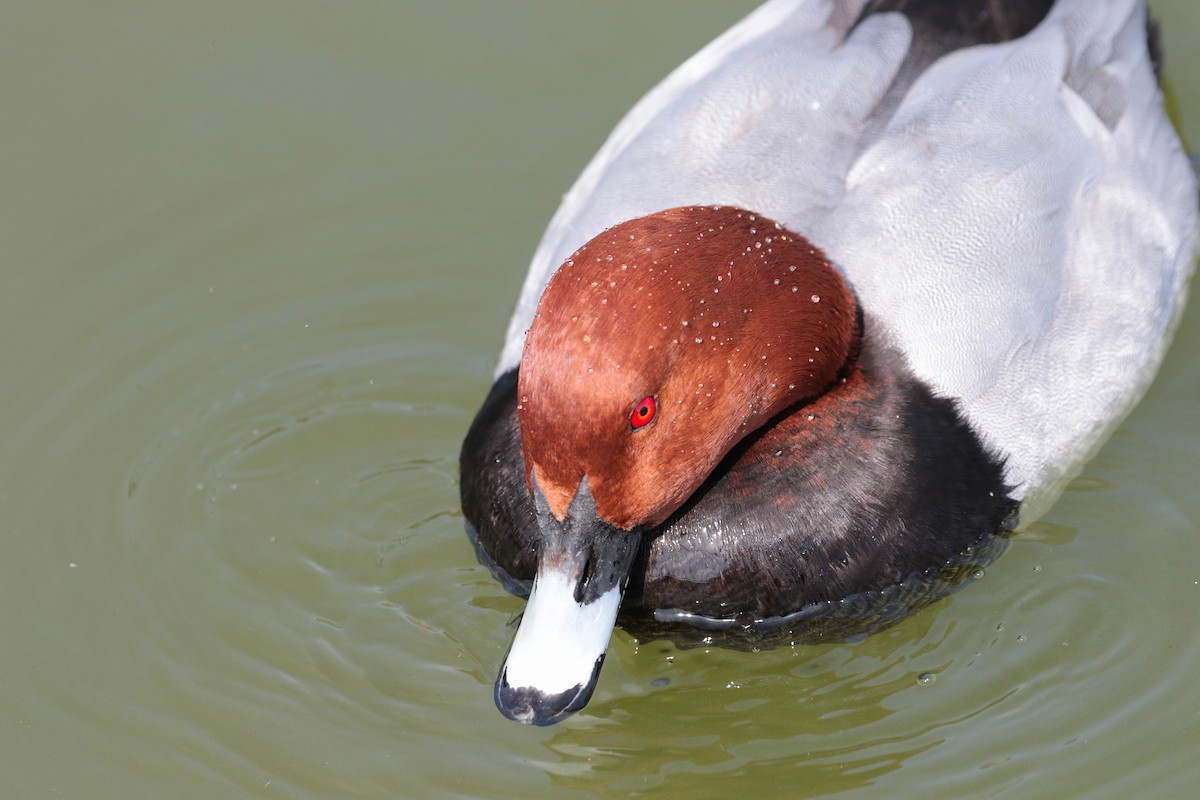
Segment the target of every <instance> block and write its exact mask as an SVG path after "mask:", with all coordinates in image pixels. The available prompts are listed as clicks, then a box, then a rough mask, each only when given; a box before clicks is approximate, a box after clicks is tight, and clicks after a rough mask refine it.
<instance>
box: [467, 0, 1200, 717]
mask: <svg viewBox="0 0 1200 800" xmlns="http://www.w3.org/2000/svg"><path fill="white" fill-rule="evenodd" d="M1153 42H1154V37H1153V32H1152V29H1151V27H1149V26H1148V21H1147V14H1146V8H1145V6H1144V4H1143V3H1142V2H1140V0H1109V1H1108V2H1103V3H1097V2H1095V1H1094V0H1058V2H1050V0H1020V1H1019V2H1006V3H1005V2H997V1H996V0H987V1H980V0H941V1H940V2H938V1H935V0H871V2H864V0H772V1H771V2H768V3H766V4H765V5H764V6H762V7H761V8H760V9H758V10H757V11H755V12H754V13H753V14H751V15H750V16H749V17H747V18H746V19H745V20H743V21H742V22H741V23H739V24H737V25H736V26H734V27H733V28H732V29H730V30H729V31H728V32H726V33H725V34H724V35H722V36H721V37H719V38H718V39H717V40H716V41H714V42H713V43H712V44H710V45H709V46H707V47H706V48H704V49H703V50H701V51H700V52H699V53H698V54H697V55H696V56H694V57H693V58H691V59H690V60H688V61H687V62H686V63H684V64H683V65H682V66H681V67H679V68H678V69H677V70H676V71H675V72H674V73H672V74H671V75H670V76H669V77H668V78H667V79H666V80H664V81H663V82H662V83H661V84H660V85H659V86H658V87H656V88H655V89H653V90H652V91H651V92H650V93H649V94H648V95H646V97H645V98H644V99H643V100H641V101H640V102H639V103H638V104H637V105H636V106H635V107H634V108H633V109H632V110H631V111H630V112H629V113H628V115H627V116H626V117H625V119H624V120H623V121H622V122H621V123H620V124H619V125H618V126H617V128H616V130H615V131H614V132H613V133H612V135H611V136H610V138H609V139H608V141H607V143H605V145H604V146H603V147H602V148H601V150H600V152H599V153H598V154H597V155H596V156H595V158H594V159H593V160H592V162H591V163H590V164H589V165H588V166H587V168H586V169H585V170H584V172H583V174H582V176H581V177H580V178H579V179H578V181H577V182H576V184H575V186H574V188H572V189H571V191H570V192H569V193H568V194H567V195H566V197H565V199H564V201H563V203H562V206H561V207H560V208H559V210H558V212H557V214H555V216H554V218H553V219H552V220H551V222H550V225H549V228H548V230H547V231H546V233H545V236H544V237H543V239H542V242H541V245H540V246H539V247H538V249H537V252H536V254H535V255H534V258H533V263H532V265H531V267H530V270H529V273H528V277H527V278H526V281H525V285H524V288H523V290H522V292H521V295H520V298H519V300H518V302H517V308H516V312H515V313H514V315H513V318H512V322H511V325H510V326H509V330H508V337H507V340H506V343H505V346H504V350H503V352H502V354H501V357H500V361H499V365H498V366H497V368H496V373H495V383H494V385H493V386H492V389H491V392H490V393H489V395H488V397H487V399H486V400H485V402H484V404H483V407H482V408H481V409H480V411H479V413H478V416H477V417H476V418H475V421H474V423H473V424H472V426H471V429H470V431H469V433H468V434H467V437H466V439H465V441H464V444H463V449H462V454H461V489H462V503H463V509H464V512H465V514H466V519H467V522H468V530H469V532H470V534H471V536H472V537H473V540H474V541H475V543H476V547H477V550H478V552H479V555H480V558H481V560H483V562H484V563H486V564H487V565H489V566H490V567H491V568H492V570H493V572H494V573H495V574H496V575H497V576H498V577H499V578H500V579H501V580H502V581H504V583H505V585H506V586H507V587H508V588H509V589H510V590H512V591H515V592H519V593H526V592H528V593H529V602H528V605H527V607H526V610H525V613H524V616H523V618H522V620H521V622H520V625H519V629H518V631H517V634H516V637H515V640H514V642H513V645H512V648H511V650H510V652H509V653H508V656H507V659H506V661H505V663H504V666H503V667H502V669H501V672H500V676H499V678H498V680H497V682H496V689H495V700H496V704H497V706H498V707H499V708H500V710H501V711H502V712H503V713H504V714H505V715H507V716H509V717H511V718H513V719H517V720H520V721H522V722H527V723H534V724H550V723H553V722H556V721H558V720H560V719H563V718H564V717H566V716H568V715H569V714H571V713H572V712H575V711H577V710H579V709H580V708H582V707H583V706H584V704H585V703H586V702H587V701H588V699H589V698H590V696H591V694H592V690H593V688H594V686H595V684H596V681H597V677H598V675H599V671H600V666H601V663H602V662H603V659H604V653H605V652H606V649H607V647H608V642H609V639H610V637H611V634H612V629H613V626H614V624H615V623H616V620H617V617H618V612H620V613H621V614H622V619H623V620H624V621H625V622H626V623H627V624H629V625H631V626H634V627H635V628H637V627H639V626H641V627H643V628H644V629H646V630H648V631H650V635H668V636H686V634H687V632H688V631H692V632H694V633H695V634H697V635H700V636H704V637H708V639H707V640H708V641H713V642H717V643H721V642H724V643H734V644H736V643H738V642H741V643H743V644H744V643H746V642H756V641H766V642H770V641H790V642H806V641H811V640H813V639H816V638H821V637H830V636H843V637H844V636H846V635H849V634H850V633H855V632H869V631H871V630H874V629H876V628H878V627H880V626H882V625H884V624H887V623H889V622H892V621H894V620H895V619H898V618H900V617H902V616H903V615H904V614H905V613H907V612H909V611H911V610H912V609H914V608H916V607H918V606H920V605H923V604H925V603H928V602H930V601H932V600H933V599H936V598H937V597H940V596H942V595H944V594H945V593H946V592H947V591H949V590H951V589H952V588H954V587H955V586H956V585H958V583H959V582H960V581H961V579H962V578H963V576H964V575H969V574H970V573H971V572H973V571H974V570H975V569H976V568H977V565H979V564H983V563H986V562H987V561H988V560H989V559H990V558H993V557H994V556H995V554H996V553H997V552H998V549H999V547H1000V545H1001V544H1002V542H1003V535H1004V534H1005V533H1007V532H1010V531H1012V530H1014V529H1015V528H1016V527H1017V526H1018V525H1021V524H1024V523H1027V522H1028V521H1030V520H1032V519H1033V518H1035V517H1036V516H1037V515H1038V514H1040V513H1041V512H1042V511H1044V510H1045V508H1046V507H1047V505H1048V504H1049V503H1050V502H1051V501H1052V500H1053V499H1054V498H1055V497H1056V496H1057V494H1058V493H1059V491H1061V488H1062V487H1063V485H1064V483H1065V482H1066V481H1067V480H1068V479H1069V478H1070V477H1072V476H1073V475H1074V474H1075V472H1076V471H1077V470H1078V468H1079V467H1080V466H1081V464H1082V463H1083V462H1084V461H1085V460H1086V459H1087V458H1088V457H1089V456H1090V455H1091V454H1092V453H1094V452H1095V451H1096V449H1097V448H1098V447H1099V446H1100V444H1101V443H1102V442H1103V440H1104V439H1105V438H1106V437H1107V435H1108V434H1109V433H1110V432H1111V431H1112V429H1113V427H1114V426H1115V425H1116V424H1117V423H1118V422H1119V421H1120V420H1121V418H1122V417H1123V416H1124V415H1125V414H1126V413H1127V412H1128V410H1129V409H1130V408H1131V406H1132V405H1133V404H1134V403H1135V402H1136V401H1137V399H1138V398H1139V397H1140V395H1141V394H1142V392H1143V391H1144V390H1145V388H1146V386H1147V384H1148V383H1149V381H1150V380H1151V378H1152V376H1153V375H1154V372H1155V370H1156V369H1157V367H1158V365H1159V363H1160V361H1161V359H1162V356H1163V353H1164V350H1165V348H1166V346H1167V343H1168V339H1169V336H1170V333H1171V331H1172V329H1173V325H1174V323H1175V321H1176V320H1177V318H1178V316H1179V313H1180V310H1181V307H1182V304H1183V298H1184V294H1185V288H1186V282H1187V278H1188V275H1189V273H1190V271H1191V267H1192V261H1193V254H1194V251H1195V247H1196V235H1197V194H1196V183H1195V177H1194V175H1193V172H1192V169H1191V167H1190V165H1189V162H1188V159H1187V157H1186V155H1185V153H1184V151H1183V149H1182V147H1181V145H1180V142H1179V140H1178V138H1177V136H1176V134H1175V132H1174V130H1173V128H1172V126H1171V123H1170V122H1169V121H1168V119H1167V117H1166V116H1165V114H1164V112H1163V107H1162V95H1161V92H1160V91H1159V87H1158V82H1157V77H1156V65H1155V63H1154V62H1155V58H1156V53H1155V51H1156V47H1155V46H1154V44H1153Z"/></svg>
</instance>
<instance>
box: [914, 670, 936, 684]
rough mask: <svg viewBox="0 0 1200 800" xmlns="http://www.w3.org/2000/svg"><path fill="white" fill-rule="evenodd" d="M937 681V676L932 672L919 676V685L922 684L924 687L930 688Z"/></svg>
mask: <svg viewBox="0 0 1200 800" xmlns="http://www.w3.org/2000/svg"><path fill="white" fill-rule="evenodd" d="M936 680H937V675H934V674H933V673H932V672H922V673H921V674H920V675H918V676H917V683H919V684H921V685H922V686H929V685H930V684H932V683H934V682H935V681H936Z"/></svg>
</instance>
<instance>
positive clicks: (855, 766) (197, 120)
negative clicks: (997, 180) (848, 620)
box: [0, 0, 1200, 799]
mask: <svg viewBox="0 0 1200 800" xmlns="http://www.w3.org/2000/svg"><path fill="white" fill-rule="evenodd" d="M751 5H752V4H751V3H749V2H738V3H732V2H731V3H726V4H697V3H689V2H685V1H684V0H670V2H667V1H666V0H656V2H655V3H650V4H644V3H637V2H633V1H632V0H622V2H612V3H605V4H586V3H581V2H560V1H559V0H555V1H554V2H550V0H542V2H537V3H525V4H519V5H518V4H491V3H464V2H441V3H415V2H413V3H390V4H389V3H381V2H352V3H328V2H317V1H316V0H291V1H290V2H282V1H281V0H262V1H261V2H256V3H246V2H240V3H235V2H232V1H231V0H226V1H224V2H222V0H194V1H193V2H191V3H188V4H162V3H145V2H116V3H95V2H83V1H82V0H60V2H55V3H48V2H45V3H31V2H15V3H9V4H7V5H5V7H4V8H3V9H2V10H0V54H3V55H2V58H3V65H4V69H3V70H0V98H2V99H3V109H4V113H3V117H2V121H0V152H4V153H5V158H4V159H3V160H2V161H0V179H2V180H0V185H3V187H4V190H3V193H2V195H0V270H3V275H4V290H3V294H2V298H3V299H2V300H0V303H2V305H0V332H2V335H0V365H2V366H3V370H4V375H5V380H4V384H3V386H2V387H0V419H3V420H4V422H5V424H4V426H3V433H2V434H0V436H2V438H0V447H2V449H3V453H4V458H3V460H0V509H2V512H3V513H2V515H0V524H2V525H3V530H2V534H0V535H2V536H3V543H4V544H3V555H2V557H0V797H4V798H49V797H73V798H122V799H128V798H230V797H239V798H240V797H248V798H249V797H253V798H380V797H391V796H397V797H413V798H424V797H513V796H520V795H532V796H548V797H601V798H605V797H685V796H686V797H727V796H730V795H731V794H733V793H735V792H746V793H754V794H755V795H756V796H760V797H818V796H831V795H837V796H839V797H862V798H875V797H881V796H890V797H956V798H957V797H1002V798H1040V797H1046V798H1061V797H1080V798H1117V797H1120V798H1125V797H1138V798H1191V797H1193V796H1194V794H1195V786H1196V785H1197V784H1198V783H1200V763H1198V761H1197V759H1196V757H1195V752H1196V748H1195V740H1196V737H1197V735H1198V734H1200V682H1198V681H1197V680H1196V675H1197V673H1198V672H1200V639H1198V637H1197V636H1196V634H1195V631H1196V630H1197V628H1198V627H1200V524H1198V522H1197V520H1200V493H1198V492H1196V477H1195V475H1196V464H1197V458H1198V456H1200V428H1198V427H1197V426H1196V424H1195V417H1194V410H1195V403H1196V398H1197V397H1198V396H1200V317H1198V316H1197V315H1196V314H1195V313H1193V314H1191V315H1190V316H1188V317H1185V320H1184V323H1183V326H1182V328H1181V329H1180V331H1179V334H1178V337H1177V340H1176V343H1175V346H1174V348H1173V349H1172V351H1171V353H1170V356H1169V357H1168V360H1167V363H1166V365H1165V367H1164V370H1163V373H1162V375H1161V377H1160V379H1159V380H1158V382H1157V383H1156V384H1155V385H1154V387H1153V388H1152V389H1151V391H1150V393H1149V395H1148V397H1147V398H1146V400H1145V402H1143V404H1142V405H1141V406H1140V407H1139V408H1138V410H1137V411H1136V412H1135V413H1134V414H1133V416H1131V417H1130V418H1129V420H1128V421H1127V422H1126V423H1125V424H1124V425H1123V426H1122V427H1121V429H1120V430H1119V431H1118V433H1117V434H1116V436H1115V437H1114V438H1113V440H1112V441H1111V442H1110V443H1109V445H1108V446H1107V447H1106V448H1105V449H1104V450H1103V451H1102V453H1101V454H1100V456H1099V457H1098V458H1097V459H1096V461H1095V462H1094V463H1092V464H1091V465H1090V466H1089V467H1088V468H1087V469H1086V470H1085V472H1084V474H1083V476H1082V477H1081V478H1080V479H1079V480H1077V481H1076V482H1075V484H1074V485H1073V486H1072V488H1071V490H1070V491H1068V492H1067V494H1066V495H1065V496H1064V497H1063V499H1062V500H1061V501H1060V502H1059V503H1058V505H1057V506H1056V507H1055V508H1054V509H1053V511H1052V512H1051V513H1050V514H1049V515H1048V516H1047V517H1046V518H1045V520H1044V521H1043V522H1041V523H1039V524H1037V525H1035V526H1034V527H1033V528H1032V529H1031V530H1029V531H1028V532H1026V533H1024V534H1023V535H1021V536H1020V537H1019V538H1018V539H1017V540H1016V541H1015V542H1014V543H1013V545H1012V546H1011V548H1010V549H1009V552H1008V553H1007V554H1006V555H1005V556H1004V558H1003V559H1001V560H1000V561H999V562H998V563H997V564H996V565H994V566H993V567H991V568H990V569H989V570H988V573H987V575H986V576H985V577H984V578H983V579H982V580H979V581H977V582H976V583H975V584H974V585H972V586H971V587H970V588H969V589H968V590H967V591H965V592H963V593H961V594H959V595H957V596H955V597H953V598H951V599H950V600H949V601H947V602H943V603H941V604H938V605H937V606H935V607H933V608H931V609H928V610H926V611H925V612H922V613H920V614H918V615H917V616H915V617H913V618H911V619H909V620H908V621H906V622H905V623H903V624H901V625H899V626H897V627H895V628H893V629H891V630H889V631H887V632H885V633H883V634H880V635H878V636H875V637H872V638H870V639H868V640H866V641H865V642H861V643H859V644H854V645H844V644H832V645H827V646H822V647H808V648H802V649H796V650H787V649H785V650H777V651H772V652H766V653H740V652H730V651H722V650H712V651H705V650H702V649H700V650H686V651H676V650H675V649H673V648H672V647H670V646H669V645H664V644H659V643H654V644H642V645H638V644H636V643H634V642H633V641H631V640H630V639H629V637H628V636H626V635H625V634H623V633H618V635H617V637H616V640H615V641H614V644H613V647H612V649H611V651H610V655H609V659H608V662H607V664H606V667H605V671H604V675H603V678H602V680H601V682H600V685H599V688H598V690H597V692H596V695H595V698H594V699H593V701H592V703H591V705H590V706H589V707H588V708H587V710H586V711H585V712H583V713H581V714H579V715H577V716H576V717H574V718H573V719H572V720H571V721H569V722H567V723H565V724H563V725H560V726H557V727H555V728H551V729H529V728H524V727H521V726H517V725H514V724H512V723H510V722H508V721H506V720H504V719H503V718H501V716H500V715H499V714H498V713H497V712H496V711H495V709H494V708H493V706H492V701H491V684H492V681H493V679H494V677H495V674H496V672H497V669H498V667H499V665H500V662H501V660H502V658H503V655H504V652H505V649H506V647H507V644H508V641H509V639H510V637H511V635H512V629H511V628H509V627H507V624H508V623H509V622H510V621H511V619H512V618H513V617H514V615H515V614H516V613H518V612H519V611H520V609H521V606H522V603H521V601H519V600H516V599H514V598H511V597H509V596H507V595H505V594H504V592H503V591H502V590H501V589H500V587H499V586H497V585H496V584H495V583H494V582H493V581H492V580H491V578H490V577H489V575H488V574H487V572H486V570H484V569H483V568H481V567H479V566H477V565H476V563H475V559H474V555H473V553H472V551H471V548H470V546H469V544H468V542H467V540H466V538H465V536H464V535H463V532H462V519H461V516H460V514H459V510H458V499H457V483H456V482H457V451H458V445H459V441H460V439H461V436H462V434H463V432H464V430H465V428H466V425H467V424H468V423H469V421H470V419H471V416H472V415H473V413H474V411H475V408H476V406H477V404H478V402H479V401H480V400H481V399H482V397H483V395H484V393H485V392H486V389H487V386H488V383H489V380H490V374H491V367H492V364H493V360H494V358H495V355H496V353H497V352H498V349H499V346H500V342H501V338H502V336H503V331H504V327H505V322H506V320H507V317H508V314H509V311H510V308H511V304H512V302H513V301H514V299H515V297H516V293H517V290H518V287H519V285H520V281H521V278H522V276H523V273H524V269H525V265H526V263H527V261H528V258H529V256H530V254H531V253H532V250H533V247H534V245H535V243H536V241H537V239H538V237H539V235H540V233H541V230H542V228H543V226H544V225H545V223H546V221H547V220H548V219H549V216H550V214H551V213H552V212H553V210H554V208H555V206H556V203H557V198H558V197H559V196H560V194H561V193H562V192H563V191H564V190H565V189H566V187H567V186H568V185H569V184H570V182H571V181H572V180H573V179H574V177H575V175H576V174H577V173H578V171H579V170H580V169H581V168H582V166H583V164H584V163H585V161H586V159H587V158H588V157H590V155H591V153H592V152H593V151H594V149H595V148H596V147H597V146H598V145H599V144H600V142H601V141H602V140H603V138H604V136H605V135H606V134H607V132H608V130H609V129H610V127H611V126H612V124H614V123H615V121H616V120H617V118H618V117H619V115H620V114H621V112H622V111H623V110H625V109H626V108H628V106H629V105H630V104H631V103H632V102H633V101H634V100H636V98H637V97H638V96H639V95H640V94H641V93H642V92H643V91H645V90H646V89H647V88H649V86H650V85H652V84H653V83H654V82H655V81H656V80H657V79H658V78H659V77H661V76H662V75H663V74H665V73H666V72H667V71H668V70H669V69H670V68H671V67H672V66H674V65H675V64H676V63H678V62H679V61H681V60H682V59H683V58H685V57H686V56H687V55H689V54H690V53H691V52H693V51H694V50H695V49H697V48H698V47H699V46H700V45H702V44H703V43H704V42H706V41H707V40H708V39H710V38H711V37H712V36H714V35H716V34H717V33H718V32H720V31H721V30H723V29H724V28H725V27H727V26H728V25H729V24H731V23H732V22H733V21H734V20H736V19H737V18H739V17H740V16H741V15H742V14H743V13H744V12H745V11H746V10H748V9H749V8H750V7H751ZM1154 6H1155V8H1156V9H1157V11H1158V13H1159V14H1160V16H1161V17H1162V19H1163V21H1164V23H1165V25H1164V31H1165V38H1166V45H1167V51H1168V73H1169V76H1170V78H1171V81H1172V84H1173V87H1174V91H1175V97H1176V102H1177V106H1178V111H1179V117H1180V120H1181V123H1182V125H1183V129H1184V131H1185V133H1187V134H1189V135H1190V140H1191V142H1192V144H1193V146H1195V145H1196V144H1197V143H1200V78H1198V77H1196V76H1197V75H1198V74H1200V60H1197V59H1200V56H1197V55H1195V53H1194V51H1193V50H1192V43H1194V42H1195V41H1196V40H1197V39H1198V38H1200V12H1197V10H1196V8H1195V6H1194V5H1192V4H1191V3H1190V2H1189V0H1173V2H1166V1H1164V2H1157V3H1155V4H1154ZM922 677H924V680H922Z"/></svg>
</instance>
